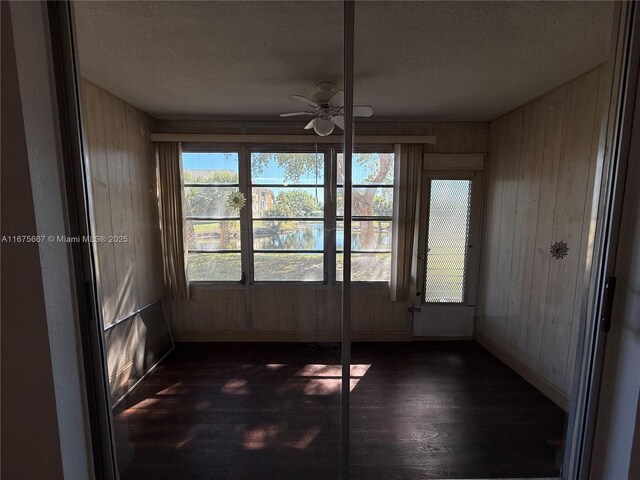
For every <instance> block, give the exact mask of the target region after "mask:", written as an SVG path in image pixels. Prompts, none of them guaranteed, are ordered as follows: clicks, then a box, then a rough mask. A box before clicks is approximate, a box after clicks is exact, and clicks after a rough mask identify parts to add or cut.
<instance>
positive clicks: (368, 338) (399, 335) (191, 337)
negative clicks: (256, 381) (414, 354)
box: [173, 330, 413, 342]
mask: <svg viewBox="0 0 640 480" xmlns="http://www.w3.org/2000/svg"><path fill="white" fill-rule="evenodd" d="M173 338H174V339H175V341H176V342H339V341H340V338H341V335H340V332H339V331H310V332H293V331H285V330H198V331H190V330H177V331H174V332H173ZM351 340H352V341H354V342H411V341H413V332H352V334H351Z"/></svg>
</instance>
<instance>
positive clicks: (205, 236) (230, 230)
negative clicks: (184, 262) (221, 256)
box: [184, 220, 240, 250]
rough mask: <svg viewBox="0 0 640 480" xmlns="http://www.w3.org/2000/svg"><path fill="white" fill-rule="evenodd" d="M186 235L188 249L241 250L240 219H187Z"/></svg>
mask: <svg viewBox="0 0 640 480" xmlns="http://www.w3.org/2000/svg"><path fill="white" fill-rule="evenodd" d="M184 237H185V238H184V239H185V243H186V245H187V250H240V221H239V220H222V221H208V220H198V221H196V220H187V221H186V222H185V227H184Z"/></svg>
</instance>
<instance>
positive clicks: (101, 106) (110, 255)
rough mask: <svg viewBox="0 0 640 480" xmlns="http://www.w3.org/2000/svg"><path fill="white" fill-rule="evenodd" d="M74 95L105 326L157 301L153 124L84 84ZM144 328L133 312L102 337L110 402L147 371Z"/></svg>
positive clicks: (160, 293)
mask: <svg viewBox="0 0 640 480" xmlns="http://www.w3.org/2000/svg"><path fill="white" fill-rule="evenodd" d="M82 93H83V125H84V135H85V158H87V159H88V162H89V168H90V174H91V189H92V192H91V200H92V203H93V214H94V215H93V232H94V234H95V235H96V236H102V237H105V238H106V241H102V242H98V243H95V244H94V245H95V248H96V250H95V252H96V256H97V261H96V268H97V273H98V288H99V292H100V297H101V306H102V316H103V321H104V327H105V328H107V327H109V325H113V324H114V323H115V322H117V321H118V320H121V319H123V318H125V317H128V316H129V315H130V314H132V313H133V312H135V311H137V310H139V309H140V308H142V307H144V306H146V305H148V304H150V303H151V302H154V301H156V300H158V299H160V298H162V296H163V277H162V254H161V247H160V224H159V221H158V204H157V186H156V162H155V147H154V145H153V144H152V143H151V141H150V139H149V135H150V133H151V132H152V131H153V129H154V126H155V125H154V122H155V121H154V120H153V119H152V118H151V117H149V116H148V115H147V114H145V113H143V112H141V111H140V110H137V109H136V108H134V107H132V106H131V105H129V104H127V103H125V102H123V101H122V100H120V99H119V98H117V97H115V96H113V95H112V94H110V93H109V92H107V91H106V90H103V89H101V88H100V87H97V86H96V85H94V84H92V83H90V82H87V81H83V82H82ZM113 237H115V238H113ZM119 237H126V241H121V240H124V239H123V238H119ZM110 240H114V241H110ZM147 327H148V325H146V324H145V321H144V318H143V316H142V315H141V314H140V313H138V314H136V315H134V316H132V317H130V318H129V319H128V320H127V321H126V322H121V323H119V324H118V325H114V328H112V329H110V330H109V331H108V332H106V335H105V338H106V349H107V368H108V371H109V385H110V390H111V397H112V402H115V401H116V400H118V398H120V396H122V394H124V393H125V392H126V391H127V389H128V388H129V387H131V385H132V384H133V382H134V381H135V380H136V379H137V378H139V377H140V374H141V373H140V372H141V371H142V370H144V368H148V367H149V365H147V364H146V363H147V361H148V360H149V359H150V358H152V356H151V355H150V352H149V348H150V343H151V342H150V339H153V338H154V335H157V332H151V331H149V329H148V328H147Z"/></svg>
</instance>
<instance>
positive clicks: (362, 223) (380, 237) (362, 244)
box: [336, 220, 392, 251]
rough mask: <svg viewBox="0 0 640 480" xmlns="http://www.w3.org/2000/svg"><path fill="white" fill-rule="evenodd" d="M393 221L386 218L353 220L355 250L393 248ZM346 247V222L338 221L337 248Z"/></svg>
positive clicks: (352, 232)
mask: <svg viewBox="0 0 640 480" xmlns="http://www.w3.org/2000/svg"><path fill="white" fill-rule="evenodd" d="M391 234H392V232H391V222H390V221H384V220H352V221H351V248H352V249H353V250H377V251H390V250H391ZM343 248H344V222H343V221H339V222H337V223H336V250H342V249H343Z"/></svg>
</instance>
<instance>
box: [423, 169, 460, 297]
mask: <svg viewBox="0 0 640 480" xmlns="http://www.w3.org/2000/svg"><path fill="white" fill-rule="evenodd" d="M470 212H471V181H470V180H431V194H430V202H429V230H428V235H427V252H426V253H427V266H426V279H425V280H426V281H425V302H438V303H462V302H463V301H464V293H465V292H464V284H465V273H466V272H465V267H466V259H467V247H468V240H469V219H470Z"/></svg>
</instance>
